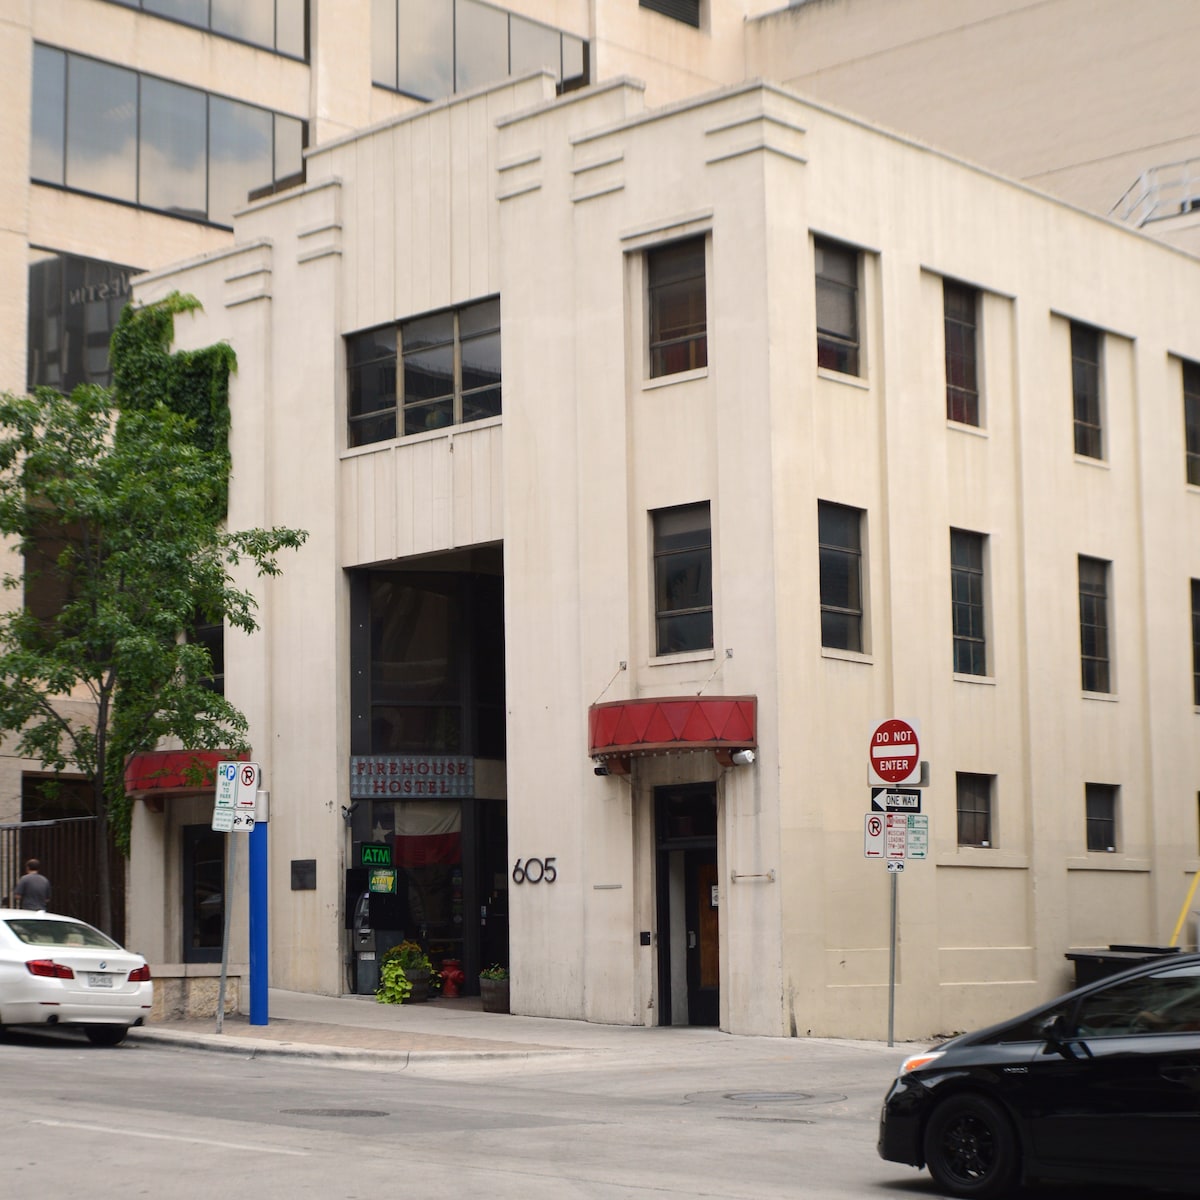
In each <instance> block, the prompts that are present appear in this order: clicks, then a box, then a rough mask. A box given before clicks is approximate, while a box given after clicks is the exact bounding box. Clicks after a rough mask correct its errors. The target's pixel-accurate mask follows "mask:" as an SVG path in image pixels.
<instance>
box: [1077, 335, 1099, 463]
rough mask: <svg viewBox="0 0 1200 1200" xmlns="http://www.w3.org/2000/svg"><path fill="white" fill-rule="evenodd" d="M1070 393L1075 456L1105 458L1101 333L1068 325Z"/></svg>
mask: <svg viewBox="0 0 1200 1200" xmlns="http://www.w3.org/2000/svg"><path fill="white" fill-rule="evenodd" d="M1071 392H1072V398H1073V401H1074V406H1075V453H1076V454H1081V455H1084V456H1086V457H1087V458H1103V457H1104V438H1103V428H1102V426H1101V421H1100V331H1099V330H1098V329H1092V328H1091V327H1090V326H1087V325H1080V324H1079V323H1078V322H1075V321H1072V322H1071Z"/></svg>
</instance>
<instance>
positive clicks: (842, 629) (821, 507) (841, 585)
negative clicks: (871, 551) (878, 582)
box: [817, 500, 863, 651]
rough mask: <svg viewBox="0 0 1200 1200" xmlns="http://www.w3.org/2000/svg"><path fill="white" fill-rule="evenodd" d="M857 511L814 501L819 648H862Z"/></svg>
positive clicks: (860, 540) (860, 542)
mask: <svg viewBox="0 0 1200 1200" xmlns="http://www.w3.org/2000/svg"><path fill="white" fill-rule="evenodd" d="M862 520H863V513H862V511H861V509H857V508H847V507H846V506H845V505H844V504H829V503H827V502H826V501H824V500H820V501H818V502H817V539H818V542H819V543H820V574H821V645H822V646H828V647H830V648H831V649H834V650H858V651H861V650H862V648H863V602H862V594H863V589H862Z"/></svg>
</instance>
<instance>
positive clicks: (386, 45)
mask: <svg viewBox="0 0 1200 1200" xmlns="http://www.w3.org/2000/svg"><path fill="white" fill-rule="evenodd" d="M371 79H372V81H373V82H374V83H382V84H383V85H384V87H393V88H394V87H395V86H396V0H371Z"/></svg>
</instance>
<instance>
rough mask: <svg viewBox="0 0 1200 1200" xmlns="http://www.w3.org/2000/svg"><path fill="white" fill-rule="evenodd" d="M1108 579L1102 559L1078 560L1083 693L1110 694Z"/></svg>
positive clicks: (1105, 564) (1106, 567)
mask: <svg viewBox="0 0 1200 1200" xmlns="http://www.w3.org/2000/svg"><path fill="white" fill-rule="evenodd" d="M1108 575H1109V564H1108V563H1107V562H1105V561H1104V560H1103V559H1100V558H1085V557H1084V556H1083V555H1082V554H1081V555H1080V556H1079V643H1080V654H1081V657H1082V663H1083V690H1084V691H1085V692H1109V691H1111V690H1112V679H1111V655H1110V653H1109V638H1108V626H1109V620H1108Z"/></svg>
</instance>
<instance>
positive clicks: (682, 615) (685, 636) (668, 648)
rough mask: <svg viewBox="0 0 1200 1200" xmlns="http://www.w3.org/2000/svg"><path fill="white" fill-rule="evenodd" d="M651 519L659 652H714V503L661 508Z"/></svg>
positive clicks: (655, 623)
mask: <svg viewBox="0 0 1200 1200" xmlns="http://www.w3.org/2000/svg"><path fill="white" fill-rule="evenodd" d="M651 515H652V519H653V523H654V627H655V646H656V652H657V653H658V654H681V653H684V652H686V651H690V650H711V649H712V644H713V616H712V525H711V522H710V518H709V507H708V502H707V501H705V502H704V503H703V504H684V505H680V506H679V507H677V508H660V509H658V510H657V511H656V512H654V513H652V514H651Z"/></svg>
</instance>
